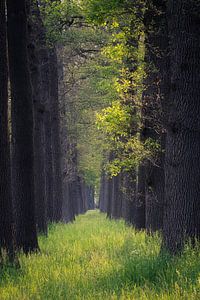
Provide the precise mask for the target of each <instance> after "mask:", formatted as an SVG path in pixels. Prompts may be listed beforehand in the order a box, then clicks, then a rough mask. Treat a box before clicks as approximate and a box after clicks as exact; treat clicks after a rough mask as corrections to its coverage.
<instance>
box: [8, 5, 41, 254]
mask: <svg viewBox="0 0 200 300" xmlns="http://www.w3.org/2000/svg"><path fill="white" fill-rule="evenodd" d="M7 14H8V54H9V70H10V82H11V96H12V118H11V119H12V184H13V197H14V199H15V200H14V205H15V212H16V243H17V247H18V248H20V249H23V251H24V252H25V253H28V252H30V251H35V250H37V249H38V242H37V233H36V222H35V198H34V160H33V159H34V151H33V101H32V87H31V79H30V71H29V65H28V54H27V42H28V33H27V14H26V6H25V0H8V1H7Z"/></svg>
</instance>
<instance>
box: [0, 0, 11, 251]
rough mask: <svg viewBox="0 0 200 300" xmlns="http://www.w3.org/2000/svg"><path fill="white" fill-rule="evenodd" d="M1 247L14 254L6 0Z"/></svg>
mask: <svg viewBox="0 0 200 300" xmlns="http://www.w3.org/2000/svg"><path fill="white" fill-rule="evenodd" d="M0 49H1V50H0V170H1V172H0V248H4V249H5V250H6V251H7V252H8V253H9V255H10V256H12V255H13V228H12V222H13V216H12V213H13V210H12V199H11V170H10V142H9V129H8V70H7V68H8V62H7V43H6V17H5V1H4V0H2V1H1V2H0Z"/></svg>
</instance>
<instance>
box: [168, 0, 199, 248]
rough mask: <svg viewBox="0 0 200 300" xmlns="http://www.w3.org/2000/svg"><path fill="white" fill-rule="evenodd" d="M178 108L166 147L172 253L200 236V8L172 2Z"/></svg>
mask: <svg viewBox="0 0 200 300" xmlns="http://www.w3.org/2000/svg"><path fill="white" fill-rule="evenodd" d="M168 22H169V36H170V45H171V91H170V97H171V102H172V107H171V111H170V116H169V123H168V130H167V142H166V181H165V188H166V200H165V202H166V203H165V204H166V206H165V216H164V230H163V233H164V246H165V247H166V248H167V250H169V251H170V252H172V253H176V252H177V251H179V250H181V249H182V248H183V245H184V241H185V240H186V239H187V238H188V237H190V238H192V239H193V238H195V237H199V232H200V226H199V225H200V221H199V220H200V184H199V182H200V167H199V166H200V101H199V94H200V82H199V68H200V29H199V24H200V4H199V1H195V0H193V1H192V0H188V1H182V0H177V1H172V0H169V1H168Z"/></svg>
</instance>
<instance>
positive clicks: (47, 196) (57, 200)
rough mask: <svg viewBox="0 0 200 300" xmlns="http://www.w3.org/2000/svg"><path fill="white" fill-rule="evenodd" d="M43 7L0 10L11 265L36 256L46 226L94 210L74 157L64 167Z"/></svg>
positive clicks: (0, 140)
mask: <svg viewBox="0 0 200 300" xmlns="http://www.w3.org/2000/svg"><path fill="white" fill-rule="evenodd" d="M52 2H53V1H52ZM6 4H7V5H6ZM43 7H45V1H44V3H42V2H40V3H39V1H35V0H30V1H29V0H26V1H25V0H23V1H22V0H8V1H7V2H5V1H1V2H0V166H1V172H0V248H1V249H3V250H6V252H7V253H8V254H9V256H10V258H13V257H14V253H15V250H17V249H18V250H22V251H24V252H25V253H28V252H31V251H36V250H38V240H37V237H38V233H43V234H47V231H48V223H50V222H61V221H64V222H70V221H73V220H74V218H75V215H77V214H80V213H83V212H85V211H86V210H87V209H88V208H93V207H94V193H93V189H92V188H91V187H89V186H86V184H85V182H84V180H83V178H81V177H80V175H79V174H78V169H77V159H76V157H75V156H76V155H75V151H74V153H73V157H74V159H73V160H72V166H68V165H66V163H67V162H66V161H65V152H66V149H67V147H69V145H68V144H69V141H68V140H67V139H66V138H65V124H63V122H61V121H62V118H61V115H62V114H61V113H62V112H63V110H62V109H61V108H62V106H63V105H64V103H63V102H64V98H63V97H62V93H61V91H62V89H61V86H62V80H63V79H62V73H63V63H62V55H61V53H62V52H61V50H60V48H59V45H57V44H56V43H50V42H49V41H48V39H47V34H46V28H45V24H44V17H43V15H42V13H41V11H42V8H43ZM69 167H72V168H73V170H74V172H73V176H72V175H71V176H68V177H67V176H66V169H67V168H69ZM1 258H2V257H1Z"/></svg>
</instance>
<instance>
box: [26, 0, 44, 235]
mask: <svg viewBox="0 0 200 300" xmlns="http://www.w3.org/2000/svg"><path fill="white" fill-rule="evenodd" d="M38 9H39V8H38V6H37V4H36V3H31V5H30V7H29V11H28V14H29V21H28V29H29V30H28V32H29V43H28V55H29V64H30V72H31V83H32V88H33V112H34V114H33V115H34V174H35V179H34V182H35V200H36V222H37V228H38V231H39V232H41V233H43V234H47V209H46V207H47V199H46V180H45V146H44V145H45V144H44V143H45V142H44V138H45V134H44V133H45V132H44V112H45V106H44V104H43V101H42V89H43V86H42V85H41V73H40V65H39V64H40V61H39V51H38V50H39V48H40V44H39V43H38V34H39V33H40V32H41V29H40V25H41V24H39V18H38V15H39V14H38Z"/></svg>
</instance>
